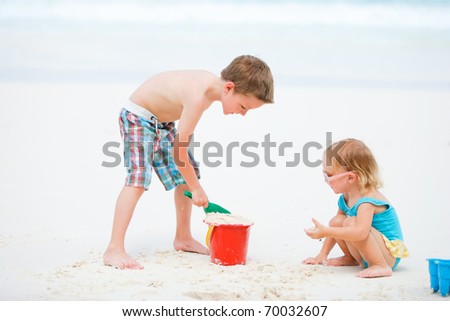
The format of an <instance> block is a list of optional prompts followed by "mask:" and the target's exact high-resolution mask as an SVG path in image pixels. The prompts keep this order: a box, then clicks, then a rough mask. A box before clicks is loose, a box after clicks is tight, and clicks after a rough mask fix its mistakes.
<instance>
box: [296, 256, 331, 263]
mask: <svg viewBox="0 0 450 321" xmlns="http://www.w3.org/2000/svg"><path fill="white" fill-rule="evenodd" d="M326 261H327V256H326V255H324V256H322V255H320V254H319V255H317V256H316V257H309V258H307V259H304V260H303V261H302V263H303V264H314V265H316V264H323V265H325V262H326Z"/></svg>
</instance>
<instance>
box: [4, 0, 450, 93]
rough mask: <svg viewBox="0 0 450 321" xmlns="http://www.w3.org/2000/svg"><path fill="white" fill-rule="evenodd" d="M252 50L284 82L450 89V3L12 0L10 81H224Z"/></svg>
mask: <svg viewBox="0 0 450 321" xmlns="http://www.w3.org/2000/svg"><path fill="white" fill-rule="evenodd" d="M241 54H253V55H256V56H258V57H260V58H262V59H264V60H265V61H267V62H268V63H269V65H270V66H271V67H272V71H273V73H274V75H275V77H276V80H277V82H278V84H286V85H301V86H352V87H383V88H386V87H387V88H439V89H442V88H450V59H449V57H450V1H448V0H445V1H444V0H441V1H436V0H432V1H387V0H386V1H361V0H354V1H351V0H348V1H332V0H329V1H326V0H319V1H306V0H301V1H293V0H291V1H267V0H266V1H248V0H247V1H246V0H241V1H214V0H210V1H201V0H194V1H181V0H178V1H162V0H153V1H152V0H150V1H145V0H130V1H118V0H108V1H106V0H81V1H71V0H62V1H54V0H38V1H26V0H19V1H17V0H14V1H12V0H1V1H0V81H56V82H66V81H82V82H84V81H113V82H130V81H131V82H135V81H139V80H142V79H145V78H147V77H148V76H150V75H152V74H154V73H157V72H160V71H163V70H173V69H206V70H211V71H212V72H215V73H217V74H218V73H219V72H220V70H221V69H222V68H223V67H225V66H226V65H227V64H228V63H229V62H230V61H231V60H232V58H234V57H235V56H237V55H241Z"/></svg>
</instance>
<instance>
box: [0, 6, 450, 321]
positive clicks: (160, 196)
mask: <svg viewBox="0 0 450 321" xmlns="http://www.w3.org/2000/svg"><path fill="white" fill-rule="evenodd" d="M325 2H326V1H325ZM325 2H323V3H322V2H320V4H319V5H316V4H311V3H309V2H308V1H286V2H284V1H283V2H282V5H280V6H276V5H275V4H274V3H272V2H270V1H266V2H264V3H263V4H256V3H253V2H251V1H250V2H245V1H244V3H242V4H239V3H237V2H233V1H230V2H227V3H226V4H217V3H215V2H214V1H211V2H208V5H206V6H204V9H202V10H206V11H205V12H204V15H202V14H198V13H197V11H196V8H197V9H198V7H196V6H201V4H198V3H197V2H195V1H194V3H193V4H192V6H193V7H192V6H191V7H186V6H183V5H182V4H180V3H179V2H176V1H173V2H172V1H170V2H168V3H165V2H158V1H154V2H153V3H154V5H155V6H156V7H152V6H151V5H150V6H146V5H144V4H143V2H140V1H134V2H133V1H132V2H131V4H132V5H130V4H128V5H126V8H125V9H127V10H128V9H129V10H134V11H132V13H133V14H134V17H135V18H136V17H138V18H136V19H132V18H131V16H132V15H131V14H130V15H127V14H126V12H125V10H124V7H122V6H124V4H123V3H121V2H120V1H114V2H113V4H114V5H112V6H109V7H108V10H106V11H102V10H101V9H102V8H104V7H103V6H104V3H102V2H101V1H99V2H95V3H94V4H93V5H92V7H90V6H91V4H90V2H84V1H81V2H78V4H76V5H75V4H74V3H75V2H71V1H63V2H62V5H61V6H57V5H56V4H54V3H53V2H51V1H48V2H46V1H42V2H41V4H40V5H43V7H42V8H41V7H39V6H38V7H36V8H35V11H34V13H33V14H31V13H30V14H29V15H28V16H27V15H26V14H25V13H24V12H25V11H24V10H23V8H22V7H21V5H22V4H20V3H19V4H16V5H15V4H12V3H10V2H7V3H4V4H1V5H2V6H3V7H1V9H2V10H0V12H2V13H1V14H0V24H1V25H2V26H4V28H2V29H0V39H1V40H2V41H0V49H1V50H0V109H1V112H2V116H1V117H0V132H1V134H2V135H0V141H1V146H2V154H1V155H2V157H1V161H0V163H1V165H2V166H0V177H2V180H1V183H0V192H1V195H2V197H1V198H0V220H1V224H0V282H1V284H2V286H1V289H0V300H1V301H2V302H3V303H7V302H15V301H21V302H24V303H26V302H35V301H38V302H44V301H58V302H61V301H64V302H75V301H77V302H78V301H82V302H91V301H113V302H115V301H117V302H123V301H136V302H142V301H151V302H160V301H161V302H185V303H186V304H187V303H189V302H191V303H192V302H209V303H211V302H254V301H258V302H272V303H273V302H322V301H327V302H337V301H352V302H353V301H355V302H356V301H357V302H373V301H375V302H383V303H384V302H385V303H386V304H387V301H404V302H407V301H410V302H413V303H411V305H410V306H409V307H411V309H410V310H409V312H410V313H414V311H417V307H418V305H417V306H415V305H414V302H417V303H418V302H419V301H421V302H433V304H441V305H440V307H442V304H446V305H447V306H448V302H449V298H448V297H442V296H441V295H440V294H439V293H432V290H431V288H430V281H429V274H428V266H427V261H426V259H427V258H430V257H439V258H447V259H449V258H450V248H449V244H450V236H449V234H448V231H449V227H450V216H449V215H448V213H449V210H448V205H447V198H448V190H449V189H450V173H449V171H448V170H447V167H448V164H449V162H450V127H449V126H448V120H449V119H450V108H449V106H450V64H449V62H448V56H449V54H450V38H449V36H448V30H449V29H450V26H449V25H448V23H447V22H448V21H450V20H448V19H446V18H447V17H448V15H449V12H450V5H449V4H447V3H446V2H445V1H441V2H438V1H437V2H433V1H432V3H433V5H430V6H427V5H425V4H418V5H417V6H415V5H407V4H405V3H404V2H401V1H400V2H399V3H394V4H392V3H391V2H389V1H380V2H379V3H377V5H376V6H372V5H371V4H368V3H367V2H364V1H360V2H358V1H356V3H353V2H351V1H350V2H348V1H347V2H346V1H344V2H342V1H341V2H339V1H338V2H336V4H333V3H332V4H331V5H330V4H328V3H325ZM419 2H420V1H419ZM203 5H204V4H203ZM16 6H17V7H16ZM46 6H48V7H46ZM128 6H131V7H132V8H128ZM142 6H143V7H142ZM236 6H237V7H236ZM239 6H241V7H239ZM330 6H331V7H330ZM333 6H334V7H333ZM49 8H50V9H51V10H50V9H49ZM154 8H157V9H158V10H162V11H158V10H156V9H155V10H156V11H152V9H154ZM183 8H184V9H183ZM192 8H194V9H192ZM202 8H203V7H202ZM237 8H240V9H241V11H239V12H241V13H242V15H233V19H232V20H231V21H227V20H226V19H225V18H223V17H221V16H220V14H218V13H217V12H225V13H226V12H235V11H236V10H237ZM280 8H281V9H280ZM47 9H49V10H47ZM85 9H89V10H88V11H86V10H85ZM182 9H183V10H184V11H183V10H182ZM219 9H220V10H222V11H219ZM77 10H79V11H77ZM145 10H149V11H148V12H147V11H145ZM177 10H179V11H177ZM227 10H228V11H227ZM233 10H234V11H233ZM252 10H256V11H255V12H258V13H259V15H258V18H257V17H252V16H250V18H248V19H250V20H249V21H247V20H246V19H245V17H246V16H245V15H244V14H245V13H248V12H253V11H252ZM258 10H259V11H258ZM278 10H281V11H279V12H278ZM374 10H375V11H374ZM377 10H378V11H377ZM139 11H142V12H143V13H148V14H149V15H153V16H152V17H153V20H151V21H150V22H147V20H146V18H145V14H142V15H141V16H139V15H137V12H139ZM78 12H89V14H86V15H82V14H78ZM102 12H103V15H101V13H102ZM158 12H171V13H172V14H171V15H169V16H164V15H162V14H158ZM179 12H184V13H185V15H182V14H177V13H179ZM296 12H297V13H298V12H299V13H298V14H297V13H296ZM333 12H335V13H339V14H337V15H336V16H334V15H333V14H332V13H333ZM372 12H376V14H375V16H372ZM119 13H123V15H121V14H119ZM289 13H292V14H289ZM319 13H320V14H319ZM322 13H324V14H326V15H325V16H322ZM213 14H215V15H216V16H213V17H212V18H209V19H207V18H205V17H211V16H212V15H213ZM279 14H281V15H283V14H284V16H283V17H284V18H283V19H281V18H280V15H279ZM361 15H362V16H364V17H365V19H359V18H357V17H361ZM247 16H248V15H247ZM397 16H403V17H404V19H402V20H400V21H399V20H398V19H397ZM61 17H63V18H61ZM324 17H325V18H324ZM377 17H384V18H383V19H377ZM59 18H61V19H59ZM127 19H128V20H127ZM446 21H447V22H446ZM227 24H229V25H227ZM228 27H229V28H228ZM227 30H228V31H230V32H229V33H226V32H224V31H227ZM218 34H220V35H222V37H221V38H217V35H218ZM239 54H253V55H256V56H258V57H260V58H262V59H263V60H265V61H266V62H267V63H268V64H269V66H271V68H272V72H273V74H274V79H275V103H274V104H270V105H267V106H264V107H262V108H260V109H258V110H255V111H251V112H249V113H248V115H246V116H245V117H241V116H238V115H235V116H226V117H225V116H224V115H223V113H222V107H221V105H220V103H217V102H215V103H213V105H212V106H211V107H210V108H209V109H208V110H207V111H206V112H205V113H204V114H203V116H202V119H201V121H200V122H199V124H198V126H197V128H196V130H195V136H194V140H195V142H197V143H198V144H197V145H196V146H195V147H193V148H194V149H193V151H194V156H195V158H196V159H197V161H199V162H200V164H201V165H200V170H201V175H202V178H201V183H202V185H203V187H204V188H205V190H206V192H207V194H208V197H209V200H210V201H211V202H214V203H218V204H220V205H221V206H223V207H225V208H227V209H228V210H230V211H231V212H232V213H233V214H236V215H240V216H243V217H246V218H249V219H250V220H252V221H253V222H254V225H253V226H252V227H251V230H250V239H249V243H248V255H247V264H246V265H236V266H220V265H217V264H213V263H211V261H210V257H209V256H205V255H198V254H193V253H186V252H177V251H175V250H174V249H173V246H172V243H173V238H174V233H175V208H174V204H173V193H172V192H166V191H165V190H164V188H163V186H162V184H161V183H160V182H159V180H158V179H157V177H156V176H154V177H153V181H152V183H151V187H150V190H149V191H147V192H146V193H145V194H144V195H143V196H142V198H141V200H140V202H139V203H138V206H137V208H136V210H135V214H134V216H133V219H132V221H131V224H130V227H129V229H128V233H127V238H126V249H127V251H128V252H129V254H130V255H131V256H133V257H135V258H136V259H137V260H138V261H139V262H140V263H141V264H142V265H143V266H144V269H143V270H136V271H132V270H118V269H114V268H112V267H107V266H104V265H103V261H102V255H103V251H104V250H105V248H106V246H107V244H108V242H109V238H110V233H111V227H112V219H113V212H114V205H115V201H116V198H117V195H118V193H119V192H120V190H121V188H122V186H123V180H124V178H125V168H124V167H123V159H122V148H123V145H122V141H121V138H120V132H119V126H118V115H119V111H120V109H121V108H122V105H123V103H124V102H125V101H126V100H127V99H128V97H129V96H130V94H131V93H132V92H133V91H134V90H135V88H136V87H137V86H139V85H140V84H141V83H142V82H143V81H144V80H145V79H146V78H147V77H150V76H151V75H152V74H155V73H158V72H161V71H164V70H173V69H205V70H209V71H211V72H213V73H215V74H217V75H219V74H220V71H221V69H222V68H224V67H225V66H226V65H227V64H228V63H229V62H230V61H231V60H232V59H233V58H234V57H235V56H237V55H239ZM348 137H353V138H357V139H360V140H362V141H364V142H365V143H366V144H367V145H368V146H369V147H370V148H371V150H372V151H373V153H374V155H375V157H376V159H377V161H378V164H379V166H380V170H381V176H382V179H383V182H384V187H383V188H382V189H381V191H382V193H383V194H385V195H386V196H387V198H388V199H389V200H390V202H391V203H392V205H393V206H394V207H395V208H396V209H397V212H398V215H399V218H400V222H401V225H402V230H403V234H404V237H405V243H406V245H407V246H408V249H409V251H410V257H409V258H405V259H402V261H401V263H400V265H399V266H398V268H397V269H396V271H395V272H394V273H393V275H392V277H389V278H377V279H362V278H358V277H356V276H355V275H356V274H357V273H358V271H360V268H359V267H328V266H322V265H316V266H311V265H304V264H302V260H304V259H305V258H308V257H312V256H315V255H317V253H318V252H319V250H320V247H321V246H322V243H321V242H319V241H318V240H312V239H310V238H308V237H307V236H306V234H305V232H304V229H306V228H309V227H311V226H312V222H311V219H312V218H315V219H317V220H318V221H319V222H321V223H323V224H327V222H328V221H329V219H330V218H331V217H332V216H333V215H334V214H335V213H336V211H337V200H338V197H339V195H336V194H334V193H333V191H332V190H331V189H330V188H329V186H327V184H326V183H324V181H323V177H322V168H321V157H322V153H323V151H324V148H325V147H326V146H327V144H329V143H330V141H332V142H334V141H337V140H340V139H344V138H348ZM250 142H251V143H252V146H253V147H252V148H251V149H250V150H248V149H247V150H246V149H245V148H246V147H245V146H247V145H246V144H248V143H250ZM212 144H215V145H216V146H217V144H218V145H220V146H221V148H222V153H219V154H214V153H212V150H211V149H210V147H211V145H212ZM281 146H288V148H283V150H282V151H281V149H282V147H281ZM249 152H251V153H249ZM204 217H205V214H204V212H203V210H202V209H200V208H193V213H192V219H191V229H192V234H193V236H194V237H195V238H196V239H197V240H199V241H201V242H203V243H204V242H205V236H206V232H207V228H208V227H207V225H206V224H205V223H204V222H203V219H204ZM340 255H341V253H340V251H339V249H338V248H335V249H333V251H332V253H331V254H330V257H336V256H340ZM447 306H446V307H447ZM414 307H415V309H414ZM12 319H13V318H11V320H12Z"/></svg>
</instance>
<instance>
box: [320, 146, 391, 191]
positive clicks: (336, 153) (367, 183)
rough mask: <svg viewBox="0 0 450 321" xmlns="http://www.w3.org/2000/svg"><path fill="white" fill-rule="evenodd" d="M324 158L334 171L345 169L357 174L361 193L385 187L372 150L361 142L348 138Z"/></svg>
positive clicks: (328, 150) (327, 151) (329, 148)
mask: <svg viewBox="0 0 450 321" xmlns="http://www.w3.org/2000/svg"><path fill="white" fill-rule="evenodd" d="M324 158H325V162H326V163H325V165H327V166H331V167H332V168H333V169H334V170H338V169H339V168H341V167H343V168H345V169H346V170H347V171H353V172H355V173H356V175H357V176H358V184H359V188H360V191H361V192H367V191H368V190H370V189H373V188H380V187H382V186H383V183H382V181H381V179H380V174H379V169H378V164H377V161H376V160H375V157H374V156H373V154H372V152H371V151H370V149H369V148H368V147H367V146H366V145H365V144H364V143H363V142H362V141H360V140H357V139H354V138H348V139H343V140H341V141H338V142H336V143H334V144H333V145H331V146H329V147H328V148H327V149H326V151H325V157H324Z"/></svg>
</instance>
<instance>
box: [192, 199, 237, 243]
mask: <svg viewBox="0 0 450 321" xmlns="http://www.w3.org/2000/svg"><path fill="white" fill-rule="evenodd" d="M184 195H185V196H187V197H189V198H190V199H192V193H191V192H189V191H184ZM203 210H204V211H205V214H208V213H220V214H231V213H230V211H229V210H227V209H224V208H223V207H222V206H220V205H217V204H214V203H211V202H209V203H208V206H207V207H204V208H203ZM213 229H214V226H213V225H209V226H208V232H207V233H206V246H208V247H209V245H210V242H211V235H212V231H213Z"/></svg>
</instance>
